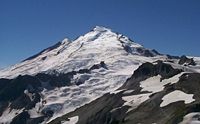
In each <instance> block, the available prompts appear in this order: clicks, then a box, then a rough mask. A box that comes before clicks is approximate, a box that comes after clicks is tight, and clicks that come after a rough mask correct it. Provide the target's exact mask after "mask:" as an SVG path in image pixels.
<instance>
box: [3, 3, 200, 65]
mask: <svg viewBox="0 0 200 124" xmlns="http://www.w3.org/2000/svg"><path fill="white" fill-rule="evenodd" d="M96 25H99V26H105V27H108V28H111V29H112V30H113V31H116V32H120V33H123V34H124V35H126V36H128V37H130V38H131V39H133V40H134V41H135V42H138V43H140V44H142V45H144V46H145V47H147V48H152V49H156V50H158V51H159V52H161V53H167V54H172V55H182V54H188V55H194V56H200V52H199V46H200V0H0V67H5V66H8V65H11V64H14V63H17V62H19V61H21V60H23V59H25V58H27V57H29V56H31V55H33V54H35V53H37V52H39V51H40V50H42V49H44V48H46V47H48V46H50V45H52V44H55V43H56V42H58V41H61V40H62V39H63V38H65V37H68V38H69V39H72V40H73V39H75V38H76V37H78V36H80V35H83V34H84V33H87V32H88V31H89V30H91V29H92V28H93V27H94V26H96Z"/></svg>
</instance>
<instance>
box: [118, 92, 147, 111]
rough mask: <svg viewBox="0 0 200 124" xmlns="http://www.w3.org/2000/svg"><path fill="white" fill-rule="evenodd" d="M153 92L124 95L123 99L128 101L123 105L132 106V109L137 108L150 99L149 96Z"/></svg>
mask: <svg viewBox="0 0 200 124" xmlns="http://www.w3.org/2000/svg"><path fill="white" fill-rule="evenodd" d="M150 95H151V93H147V94H139V95H132V96H124V97H122V99H123V100H124V101H126V102H125V103H124V105H123V106H131V108H130V109H129V110H128V112H129V111H131V110H133V109H135V108H137V107H138V106H139V105H140V104H141V103H143V102H144V101H146V100H148V99H149V96H150Z"/></svg>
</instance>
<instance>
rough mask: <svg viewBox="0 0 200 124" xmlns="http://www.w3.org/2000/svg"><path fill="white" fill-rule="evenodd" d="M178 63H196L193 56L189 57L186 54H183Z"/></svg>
mask: <svg viewBox="0 0 200 124" xmlns="http://www.w3.org/2000/svg"><path fill="white" fill-rule="evenodd" d="M178 64H180V65H196V63H195V62H194V60H193V58H187V57H186V56H185V55H183V56H181V58H180V60H179V62H178Z"/></svg>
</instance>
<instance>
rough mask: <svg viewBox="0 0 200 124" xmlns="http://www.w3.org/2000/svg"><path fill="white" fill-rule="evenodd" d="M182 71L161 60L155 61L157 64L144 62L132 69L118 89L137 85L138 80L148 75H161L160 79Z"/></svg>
mask: <svg viewBox="0 0 200 124" xmlns="http://www.w3.org/2000/svg"><path fill="white" fill-rule="evenodd" d="M180 72H182V70H180V69H174V68H172V66H171V65H169V64H165V63H163V62H162V61H157V64H155V65H154V64H152V63H149V62H147V63H144V64H142V65H141V66H140V67H139V68H138V69H137V70H135V71H134V74H133V75H132V76H131V77H130V78H129V79H128V80H127V81H126V83H124V85H122V87H121V88H120V89H130V88H135V87H138V85H139V82H140V81H143V80H145V79H147V78H149V77H152V76H156V75H161V76H162V78H161V79H166V78H170V77H172V76H174V75H176V74H178V73H180Z"/></svg>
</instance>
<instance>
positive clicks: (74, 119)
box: [61, 116, 78, 124]
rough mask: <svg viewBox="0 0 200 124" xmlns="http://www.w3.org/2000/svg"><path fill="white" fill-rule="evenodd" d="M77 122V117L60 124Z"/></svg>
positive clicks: (74, 123)
mask: <svg viewBox="0 0 200 124" xmlns="http://www.w3.org/2000/svg"><path fill="white" fill-rule="evenodd" d="M77 122H78V116H74V117H71V118H69V121H65V122H61V124H76V123H77Z"/></svg>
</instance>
